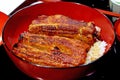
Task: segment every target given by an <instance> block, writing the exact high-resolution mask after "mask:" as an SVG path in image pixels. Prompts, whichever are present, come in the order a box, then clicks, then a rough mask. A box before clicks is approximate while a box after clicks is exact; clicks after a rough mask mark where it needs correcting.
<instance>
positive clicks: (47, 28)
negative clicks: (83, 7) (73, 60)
mask: <svg viewBox="0 0 120 80" xmlns="http://www.w3.org/2000/svg"><path fill="white" fill-rule="evenodd" d="M28 31H29V32H30V33H35V34H46V35H52V36H53V35H57V36H62V37H68V38H73V39H79V40H82V41H84V42H86V43H88V44H90V45H92V44H93V43H94V40H95V39H94V37H93V35H94V34H95V32H96V31H95V26H94V24H93V23H91V22H83V21H77V20H73V19H71V18H69V17H66V16H64V15H51V16H46V15H42V16H39V17H38V18H37V19H36V20H33V22H32V24H31V25H30V26H29V29H28Z"/></svg>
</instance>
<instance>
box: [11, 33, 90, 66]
mask: <svg viewBox="0 0 120 80" xmlns="http://www.w3.org/2000/svg"><path fill="white" fill-rule="evenodd" d="M89 48H90V46H89V45H88V44H86V43H84V42H82V41H80V40H74V39H70V38H66V37H59V36H47V35H38V34H33V33H28V32H24V33H22V34H21V37H20V39H19V42H18V43H17V44H16V45H15V46H14V48H13V52H14V53H15V55H17V56H18V57H21V58H22V59H24V60H26V61H28V62H31V63H34V64H39V65H41V66H54V67H73V66H78V65H81V64H84V62H85V60H86V53H87V52H88V50H89Z"/></svg>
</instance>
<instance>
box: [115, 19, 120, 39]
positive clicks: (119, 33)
mask: <svg viewBox="0 0 120 80" xmlns="http://www.w3.org/2000/svg"><path fill="white" fill-rule="evenodd" d="M114 28H115V32H116V36H117V39H118V40H119V41H120V19H118V20H117V21H116V22H115V24H114Z"/></svg>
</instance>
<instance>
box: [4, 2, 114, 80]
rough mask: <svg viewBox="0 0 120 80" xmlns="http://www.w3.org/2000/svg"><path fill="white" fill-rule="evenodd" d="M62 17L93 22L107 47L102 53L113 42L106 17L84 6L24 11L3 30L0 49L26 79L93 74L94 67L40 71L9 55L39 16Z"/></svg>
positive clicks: (58, 5) (51, 6)
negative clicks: (59, 15) (2, 47)
mask: <svg viewBox="0 0 120 80" xmlns="http://www.w3.org/2000/svg"><path fill="white" fill-rule="evenodd" d="M43 14H44V15H54V14H62V15H65V16H68V17H71V18H73V19H76V20H84V21H93V22H94V23H95V24H96V25H97V26H99V27H100V28H101V38H102V39H103V40H104V41H106V42H107V43H108V46H107V48H106V52H105V53H107V51H108V50H109V49H110V48H111V46H112V44H113V42H114V38H115V35H114V30H113V25H112V23H111V22H110V21H109V19H108V18H107V17H105V16H104V15H103V14H101V13H100V12H98V11H97V10H95V9H93V8H90V7H88V6H85V5H82V4H77V3H72V2H49V3H40V4H35V5H32V6H29V7H25V8H23V9H21V10H19V11H17V12H16V13H15V14H13V15H12V16H11V17H10V18H9V20H8V21H7V23H6V25H5V27H4V30H3V45H4V47H5V49H6V51H7V54H8V55H9V57H10V58H11V60H12V61H13V62H14V64H15V65H16V66H17V67H18V68H19V69H20V70H21V71H22V72H24V73H25V74H27V75H28V76H30V77H32V78H35V79H40V80H76V79H77V78H80V77H83V76H86V75H87V74H88V73H90V72H92V71H93V70H94V63H95V62H93V63H90V64H88V65H80V66H78V67H72V68H53V67H52V68H49V67H47V68H46V67H40V66H36V65H33V64H31V63H28V62H26V61H24V60H21V59H20V58H18V57H16V56H15V55H13V53H12V52H11V49H12V47H13V45H14V44H15V43H16V42H17V41H18V37H19V35H20V33H22V32H24V31H26V30H27V29H28V25H29V24H30V23H31V21H32V20H33V19H35V18H37V17H38V16H39V15H43Z"/></svg>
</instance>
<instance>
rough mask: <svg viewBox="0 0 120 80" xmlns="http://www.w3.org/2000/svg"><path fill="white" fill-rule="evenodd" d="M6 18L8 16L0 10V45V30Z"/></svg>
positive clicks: (0, 38)
mask: <svg viewBox="0 0 120 80" xmlns="http://www.w3.org/2000/svg"><path fill="white" fill-rule="evenodd" d="M7 19H8V16H7V15H6V14H5V13H3V12H0V45H1V44H2V30H3V27H4V24H5V23H6V21H7Z"/></svg>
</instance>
